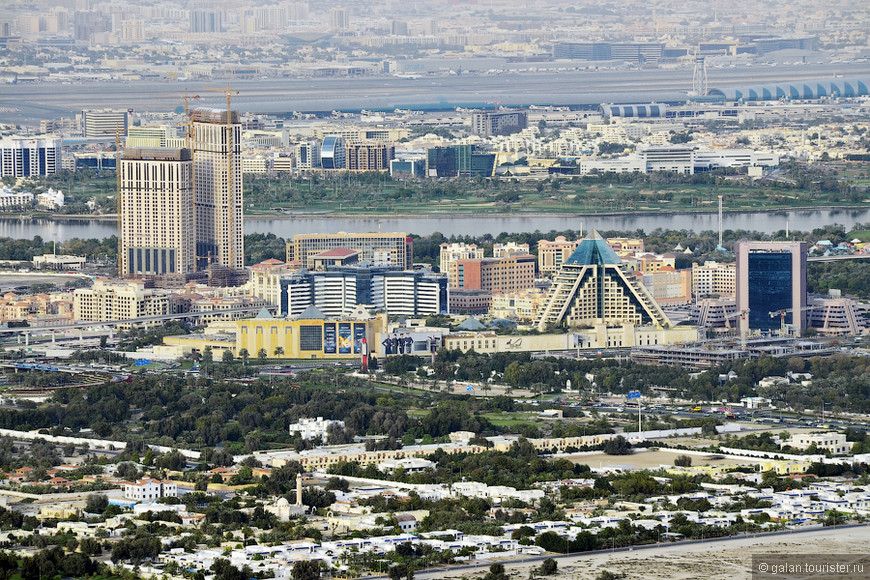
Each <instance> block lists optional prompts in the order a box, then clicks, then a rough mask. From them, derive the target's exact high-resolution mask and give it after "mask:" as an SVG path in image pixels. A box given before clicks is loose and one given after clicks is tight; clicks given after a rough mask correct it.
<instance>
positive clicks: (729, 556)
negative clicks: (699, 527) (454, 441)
mask: <svg viewBox="0 0 870 580" xmlns="http://www.w3.org/2000/svg"><path fill="white" fill-rule="evenodd" d="M868 542H870V527H868V526H865V527H861V528H849V529H845V530H826V529H820V530H818V531H815V532H809V533H803V534H795V535H788V536H786V535H780V536H772V537H764V536H758V537H747V538H744V539H739V540H731V541H727V542H713V543H704V544H692V545H679V544H676V545H668V546H666V547H662V548H659V549H655V550H639V551H632V552H617V553H615V554H597V555H594V556H578V557H576V558H570V559H559V560H558V565H559V571H558V573H557V575H556V576H551V578H558V579H559V580H561V579H563V578H565V579H570V580H595V578H596V577H597V576H598V575H599V574H601V573H602V572H603V571H604V570H608V571H610V572H613V573H615V574H624V575H625V576H624V578H625V580H654V579H666V580H710V579H717V580H718V579H729V580H730V579H734V580H750V579H751V577H752V575H751V569H750V568H751V563H752V562H751V559H752V555H753V554H783V555H792V554H794V555H801V554H861V555H864V554H866V553H867V547H868V545H870V544H868ZM538 565H539V564H538V563H537V562H536V563H535V564H534V566H532V565H530V564H522V563H518V564H513V563H505V568H506V572H507V573H508V574H509V575H510V577H511V578H512V580H526V579H527V578H529V573H530V571H531V569H532V568H533V567H537V566H538ZM486 571H487V570H486V568H481V569H480V570H478V571H467V570H466V571H456V572H455V573H454V574H451V573H450V572H444V571H439V572H438V578H439V579H445V580H446V579H447V578H462V577H464V578H469V579H474V578H481V577H482V576H484V575H485V573H486ZM460 572H461V573H460ZM418 575H419V576H425V574H418Z"/></svg>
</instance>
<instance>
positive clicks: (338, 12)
mask: <svg viewBox="0 0 870 580" xmlns="http://www.w3.org/2000/svg"><path fill="white" fill-rule="evenodd" d="M349 25H350V19H349V18H348V16H347V10H346V9H344V8H333V9H332V10H330V11H329V27H330V28H331V29H332V30H344V29H346V28H347V27H348V26H349Z"/></svg>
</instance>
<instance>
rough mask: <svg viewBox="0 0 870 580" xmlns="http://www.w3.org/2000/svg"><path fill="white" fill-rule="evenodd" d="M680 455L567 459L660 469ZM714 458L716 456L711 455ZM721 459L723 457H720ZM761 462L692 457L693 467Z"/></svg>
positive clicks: (649, 453) (657, 453)
mask: <svg viewBox="0 0 870 580" xmlns="http://www.w3.org/2000/svg"><path fill="white" fill-rule="evenodd" d="M679 456H680V454H679V453H672V452H669V451H643V452H639V453H634V454H632V455H604V454H601V455H566V456H565V458H566V459H568V460H570V461H573V462H574V463H584V464H586V465H588V466H589V467H592V468H598V467H630V468H632V469H658V468H659V467H660V466H662V465H664V466H666V467H673V465H674V459H676V458H677V457H679ZM710 456H711V457H712V456H714V454H712V453H711V454H710ZM718 457H721V456H718ZM760 461H761V460H757V459H751V458H748V457H747V458H740V459H736V458H734V457H725V458H721V459H710V458H709V457H707V456H703V455H692V465H696V466H697V465H722V464H728V465H731V464H735V463H758V462H760Z"/></svg>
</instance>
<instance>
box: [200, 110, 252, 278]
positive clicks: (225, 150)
mask: <svg viewBox="0 0 870 580" xmlns="http://www.w3.org/2000/svg"><path fill="white" fill-rule="evenodd" d="M191 123H192V126H191V145H192V149H193V151H192V153H193V169H194V185H195V192H194V196H195V197H194V203H195V207H196V212H195V219H196V256H197V265H198V269H203V268H205V267H207V265H208V264H218V265H221V266H225V267H227V268H231V269H237V270H241V269H242V268H243V267H244V264H245V248H244V234H243V226H244V224H243V219H244V215H243V210H242V207H243V205H242V155H241V153H242V151H241V141H242V140H241V133H242V125H241V123H240V122H239V113H238V111H227V110H223V109H205V108H199V109H194V110H193V111H192V113H191Z"/></svg>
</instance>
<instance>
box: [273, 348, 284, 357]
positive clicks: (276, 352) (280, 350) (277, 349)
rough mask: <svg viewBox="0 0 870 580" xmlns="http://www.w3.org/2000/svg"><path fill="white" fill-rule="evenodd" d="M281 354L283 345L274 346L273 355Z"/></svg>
mask: <svg viewBox="0 0 870 580" xmlns="http://www.w3.org/2000/svg"><path fill="white" fill-rule="evenodd" d="M282 354H284V347H283V346H276V347H275V356H281V355H282Z"/></svg>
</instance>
